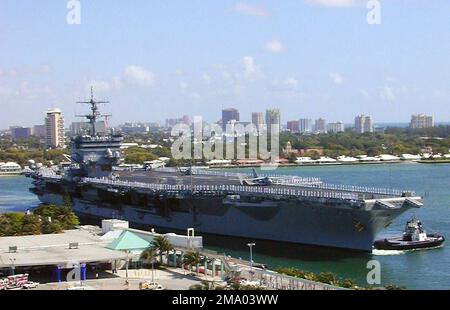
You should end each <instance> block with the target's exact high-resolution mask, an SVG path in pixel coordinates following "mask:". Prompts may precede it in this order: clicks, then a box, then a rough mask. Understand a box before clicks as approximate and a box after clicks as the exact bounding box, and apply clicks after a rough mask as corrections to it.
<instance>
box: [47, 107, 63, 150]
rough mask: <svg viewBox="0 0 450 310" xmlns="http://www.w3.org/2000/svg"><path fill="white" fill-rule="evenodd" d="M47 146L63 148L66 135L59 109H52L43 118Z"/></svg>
mask: <svg viewBox="0 0 450 310" xmlns="http://www.w3.org/2000/svg"><path fill="white" fill-rule="evenodd" d="M45 127H46V135H45V141H46V145H47V147H52V148H65V147H66V137H65V133H64V118H63V116H62V113H61V110H60V109H52V110H49V111H48V112H47V117H46V118H45Z"/></svg>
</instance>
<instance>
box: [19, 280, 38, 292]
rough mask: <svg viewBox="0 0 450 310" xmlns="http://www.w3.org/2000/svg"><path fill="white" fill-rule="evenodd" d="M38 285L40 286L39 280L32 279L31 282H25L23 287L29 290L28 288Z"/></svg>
mask: <svg viewBox="0 0 450 310" xmlns="http://www.w3.org/2000/svg"><path fill="white" fill-rule="evenodd" d="M38 286H39V282H32V281H30V282H28V283H25V284H24V285H22V288H23V289H25V290H28V289H32V288H37V287H38Z"/></svg>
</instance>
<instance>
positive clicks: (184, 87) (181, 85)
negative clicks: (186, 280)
mask: <svg viewBox="0 0 450 310" xmlns="http://www.w3.org/2000/svg"><path fill="white" fill-rule="evenodd" d="M188 87H189V85H188V83H186V82H183V81H182V82H180V88H181V89H182V90H186V89H188Z"/></svg>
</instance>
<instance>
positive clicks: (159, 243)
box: [152, 236, 173, 264]
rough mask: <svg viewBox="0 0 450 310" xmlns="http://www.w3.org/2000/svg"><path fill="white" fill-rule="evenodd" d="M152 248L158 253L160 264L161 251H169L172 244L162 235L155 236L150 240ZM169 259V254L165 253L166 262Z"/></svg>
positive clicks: (171, 248)
mask: <svg viewBox="0 0 450 310" xmlns="http://www.w3.org/2000/svg"><path fill="white" fill-rule="evenodd" d="M152 248H153V249H155V250H157V251H158V253H159V261H160V262H161V264H162V262H163V261H162V257H163V253H167V254H168V253H169V251H172V250H173V245H172V244H171V243H170V241H169V240H168V239H167V238H166V237H164V236H156V237H155V239H153V241H152ZM168 260H169V255H167V262H168Z"/></svg>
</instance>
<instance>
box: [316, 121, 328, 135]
mask: <svg viewBox="0 0 450 310" xmlns="http://www.w3.org/2000/svg"><path fill="white" fill-rule="evenodd" d="M314 130H315V132H317V133H326V132H327V121H326V120H324V119H323V118H319V119H318V120H316V124H315V126H314Z"/></svg>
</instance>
